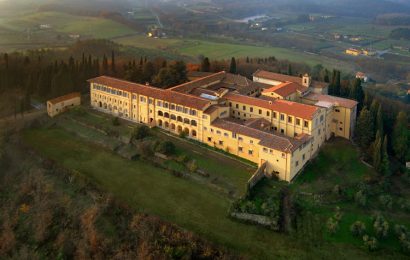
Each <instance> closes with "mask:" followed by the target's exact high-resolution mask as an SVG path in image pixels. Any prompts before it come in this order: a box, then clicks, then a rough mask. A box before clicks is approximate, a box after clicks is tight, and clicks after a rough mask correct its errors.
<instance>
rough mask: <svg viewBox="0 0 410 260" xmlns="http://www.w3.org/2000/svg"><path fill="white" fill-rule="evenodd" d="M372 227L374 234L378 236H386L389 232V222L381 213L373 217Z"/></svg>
mask: <svg viewBox="0 0 410 260" xmlns="http://www.w3.org/2000/svg"><path fill="white" fill-rule="evenodd" d="M373 228H374V232H375V233H376V236H377V237H379V238H384V237H387V235H388V234H389V222H387V221H386V220H385V219H384V217H383V216H381V215H377V216H376V217H374V221H373Z"/></svg>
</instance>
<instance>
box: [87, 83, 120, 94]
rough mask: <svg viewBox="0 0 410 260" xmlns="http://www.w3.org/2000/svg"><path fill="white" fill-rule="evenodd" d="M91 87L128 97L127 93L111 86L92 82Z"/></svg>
mask: <svg viewBox="0 0 410 260" xmlns="http://www.w3.org/2000/svg"><path fill="white" fill-rule="evenodd" d="M93 88H94V89H96V90H100V91H104V92H107V93H110V94H113V95H118V96H123V97H128V93H127V92H124V91H121V90H117V89H113V88H109V87H106V86H103V85H98V84H95V83H94V84H93Z"/></svg>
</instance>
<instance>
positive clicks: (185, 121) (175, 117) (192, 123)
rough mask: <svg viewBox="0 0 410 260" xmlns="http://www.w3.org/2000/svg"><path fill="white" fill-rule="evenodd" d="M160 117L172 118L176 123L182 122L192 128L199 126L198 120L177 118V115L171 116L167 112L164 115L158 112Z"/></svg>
mask: <svg viewBox="0 0 410 260" xmlns="http://www.w3.org/2000/svg"><path fill="white" fill-rule="evenodd" d="M158 116H163V117H165V118H170V119H171V120H176V121H178V122H182V123H184V124H190V125H192V126H197V125H198V124H197V122H196V120H190V119H188V118H182V117H181V116H176V115H173V114H171V115H170V114H169V113H167V112H165V113H164V112H162V111H158Z"/></svg>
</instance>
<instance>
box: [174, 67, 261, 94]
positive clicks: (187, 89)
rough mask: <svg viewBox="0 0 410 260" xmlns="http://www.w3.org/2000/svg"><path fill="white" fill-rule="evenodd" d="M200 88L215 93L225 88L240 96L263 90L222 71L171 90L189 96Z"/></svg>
mask: <svg viewBox="0 0 410 260" xmlns="http://www.w3.org/2000/svg"><path fill="white" fill-rule="evenodd" d="M198 88H203V89H210V90H214V91H216V90H219V89H221V88H225V89H229V90H234V91H237V92H238V93H240V94H248V93H252V92H255V91H257V90H259V89H262V88H263V86H262V85H261V84H258V83H256V82H253V81H252V80H250V79H248V78H246V77H244V76H241V75H236V74H231V73H227V72H225V71H221V72H218V73H214V74H212V75H209V76H205V77H203V78H200V79H196V80H193V81H191V82H187V83H185V84H182V85H179V86H175V87H173V88H170V90H173V91H177V92H182V93H187V94H188V93H191V92H192V91H195V89H198Z"/></svg>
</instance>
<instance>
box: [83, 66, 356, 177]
mask: <svg viewBox="0 0 410 260" xmlns="http://www.w3.org/2000/svg"><path fill="white" fill-rule="evenodd" d="M89 83H90V94H91V95H90V96H91V106H93V107H94V108H96V109H98V110H100V111H103V112H105V113H109V114H112V115H114V116H118V117H121V118H123V119H126V120H130V121H133V122H137V123H142V124H146V125H149V126H150V127H159V128H161V129H163V130H165V131H169V132H171V133H175V134H180V133H181V132H185V134H186V136H187V137H188V138H191V139H194V140H197V141H199V142H202V143H205V144H207V145H209V146H212V147H215V148H218V149H222V150H225V151H227V152H229V153H231V154H234V155H236V156H239V157H242V158H244V159H247V160H249V161H252V162H254V163H256V164H258V165H262V164H264V163H266V170H267V172H268V173H270V174H273V175H276V176H278V178H280V179H282V180H285V181H291V180H292V179H293V178H294V177H295V176H296V175H297V174H298V173H299V172H300V171H301V169H302V168H303V166H304V165H305V164H306V163H307V162H308V161H309V160H310V159H311V158H312V157H313V156H314V155H315V154H316V153H317V152H318V150H319V149H320V147H321V145H322V144H323V143H324V142H325V141H326V139H327V138H328V137H327V132H328V130H327V128H326V125H327V121H328V120H329V119H328V116H329V111H328V110H327V108H325V107H321V106H317V105H316V104H310V103H312V102H311V101H309V102H307V101H306V102H304V103H300V102H294V101H290V100H285V99H281V98H278V97H268V96H264V95H261V93H262V92H263V91H264V89H267V88H270V87H272V85H269V84H266V83H261V82H252V81H250V80H248V79H246V78H244V77H241V76H239V75H233V74H229V73H226V72H220V73H215V74H212V75H209V76H205V77H202V78H199V79H196V80H193V81H191V82H188V83H185V84H181V85H179V86H176V87H173V88H169V89H159V88H155V87H152V86H147V85H140V84H136V83H132V82H128V81H124V80H119V79H115V78H111V77H106V76H101V77H97V78H94V79H90V80H89ZM295 95H296V94H295ZM313 103H315V102H313ZM351 118H353V117H351ZM340 136H343V137H346V136H348V135H340ZM329 137H330V136H329Z"/></svg>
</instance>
